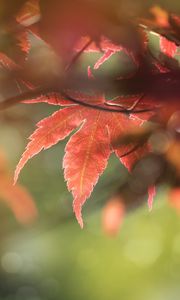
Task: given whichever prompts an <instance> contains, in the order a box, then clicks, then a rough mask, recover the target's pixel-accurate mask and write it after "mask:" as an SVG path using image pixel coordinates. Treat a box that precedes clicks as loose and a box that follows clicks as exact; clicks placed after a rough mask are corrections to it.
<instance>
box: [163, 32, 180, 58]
mask: <svg viewBox="0 0 180 300" xmlns="http://www.w3.org/2000/svg"><path fill="white" fill-rule="evenodd" d="M177 48H178V47H177V45H176V44H175V43H174V42H172V41H169V40H168V39H166V38H165V37H163V36H160V49H161V51H162V53H164V54H165V55H166V56H169V57H172V58H173V57H174V55H175V54H176V51H177Z"/></svg>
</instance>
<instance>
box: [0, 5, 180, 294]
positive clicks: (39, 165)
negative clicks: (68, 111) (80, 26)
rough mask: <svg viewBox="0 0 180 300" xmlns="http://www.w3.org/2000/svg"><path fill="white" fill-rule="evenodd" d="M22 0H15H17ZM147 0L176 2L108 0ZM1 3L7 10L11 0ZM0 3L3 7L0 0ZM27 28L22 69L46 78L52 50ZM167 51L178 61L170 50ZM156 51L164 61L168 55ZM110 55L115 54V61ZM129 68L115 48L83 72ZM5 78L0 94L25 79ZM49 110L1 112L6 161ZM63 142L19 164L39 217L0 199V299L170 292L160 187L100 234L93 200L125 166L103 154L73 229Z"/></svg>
mask: <svg viewBox="0 0 180 300" xmlns="http://www.w3.org/2000/svg"><path fill="white" fill-rule="evenodd" d="M5 2H7V1H0V4H1V3H5ZM22 2H23V1H18V5H20V6H21V4H22ZM41 2H42V1H41ZM154 2H155V4H158V5H161V6H162V7H165V8H167V9H170V10H172V11H173V12H177V13H178V12H179V11H180V4H179V2H178V1H176V0H174V1H169V0H166V1H165V0H163V1H143V0H141V1H116V3H117V5H118V3H119V5H120V4H124V6H125V7H126V9H127V7H128V5H129V6H130V7H131V9H132V8H135V11H139V8H140V9H141V10H143V9H145V8H147V6H148V7H150V6H152V5H153V4H154ZM14 3H15V2H14ZM11 7H12V9H13V13H14V12H15V11H16V9H17V6H16V5H14V6H11ZM1 13H2V15H4V11H3V5H2V6H1ZM11 13H12V11H11ZM8 14H9V12H8ZM8 14H7V18H8ZM0 16H1V14H0ZM29 36H30V40H31V41H33V43H32V44H33V48H32V49H31V52H30V54H29V61H28V62H27V61H26V62H25V67H27V68H28V70H29V68H30V69H31V70H32V77H33V76H35V73H36V70H38V71H39V72H37V73H38V74H37V77H38V75H39V73H40V75H44V74H45V75H46V76H47V77H46V78H48V76H49V73H58V72H59V71H60V70H61V71H62V69H61V68H62V66H61V65H59V64H57V60H56V56H55V54H54V53H52V50H51V49H49V48H48V47H47V46H45V45H44V43H43V42H41V41H40V40H38V39H37V37H34V36H32V35H31V34H29ZM150 48H151V51H152V53H153V54H154V55H155V56H157V57H158V56H159V40H158V37H157V36H155V35H151V36H150ZM10 50H11V49H10ZM49 55H50V56H49ZM99 57H100V55H99V54H92V53H85V54H83V55H82V56H81V58H80V60H79V64H77V66H76V71H78V72H79V73H81V74H82V75H85V74H86V71H87V68H86V67H87V65H91V66H93V65H94V63H95V62H96V61H97V59H98V58H99ZM47 58H48V59H47ZM50 58H51V59H50ZM175 58H176V59H177V62H178V63H179V60H180V57H179V55H177V57H175ZM162 59H164V60H165V61H166V63H167V64H169V65H171V64H172V61H171V60H170V59H168V58H165V57H162ZM49 61H50V62H51V63H50V64H49ZM117 61H118V62H119V61H123V63H124V64H123V65H121V66H118V64H117ZM173 66H174V65H173ZM123 67H124V68H123ZM175 67H176V64H175ZM131 68H132V65H131V64H130V61H129V60H128V57H127V56H126V55H125V54H124V53H120V54H119V53H118V54H117V55H115V56H113V57H111V59H109V61H107V62H105V63H104V64H103V66H101V67H100V68H99V69H98V70H93V73H94V74H95V75H96V76H97V77H102V76H106V75H107V74H108V76H109V75H110V76H114V75H115V76H117V75H121V74H120V73H119V72H124V71H127V70H128V71H127V73H128V72H129V70H131ZM3 72H5V73H6V71H3ZM47 74H48V75H47ZM3 76H4V73H3ZM37 81H38V78H37ZM12 85H13V86H12V89H11V88H9V85H7V86H6V85H3V86H2V92H1V98H2V99H3V98H4V96H12V95H13V94H14V92H15V91H16V94H17V93H18V92H19V89H20V90H21V89H22V90H23V89H24V88H25V87H24V86H23V87H19V85H18V83H17V82H16V80H14V81H13V83H12ZM109 94H110V95H109V97H110V96H111V93H109ZM55 110H56V108H54V107H49V106H47V105H45V104H41V105H36V106H33V105H29V106H28V105H23V104H20V105H18V106H17V107H15V108H11V109H9V110H8V111H4V112H2V113H1V115H0V124H1V126H0V136H1V142H0V147H1V148H2V149H4V151H5V152H6V153H7V156H8V159H9V161H10V164H11V168H12V170H14V169H15V166H16V164H17V161H18V159H19V157H20V155H21V153H22V152H23V150H24V147H25V145H26V138H27V136H29V135H30V133H31V132H32V131H33V129H34V127H35V126H34V124H35V123H36V122H37V121H39V120H40V119H42V118H44V117H45V116H48V115H49V114H50V113H51V112H53V111H55ZM65 144H66V141H65V142H63V143H62V142H61V144H58V145H56V146H55V147H53V148H52V149H50V150H46V151H45V152H43V153H41V155H39V156H38V157H35V158H34V159H33V160H32V161H31V162H30V163H29V164H28V165H27V167H26V168H25V169H24V170H23V174H22V176H21V179H20V182H21V183H22V184H23V185H25V186H26V187H27V188H28V189H29V190H30V191H31V193H32V195H33V197H34V199H35V201H36V205H37V208H38V210H39V218H38V220H37V221H36V222H35V223H34V224H33V225H31V226H30V225H29V226H28V225H27V226H25V227H23V226H22V225H19V224H18V223H17V221H16V220H15V218H14V216H13V215H12V213H11V211H9V210H8V209H7V208H6V206H4V205H3V203H0V219H1V226H0V299H2V300H21V299H22V300H41V299H43V300H51V299H52V300H57V299H63V300H64V299H65V300H75V299H87V300H88V299H89V300H90V299H94V300H96V299H100V300H101V299H103V300H109V299H112V300H117V299H126V300H144V299H146V300H171V299H173V300H179V295H180V286H179V280H180V233H179V232H180V230H179V229H180V218H179V215H178V212H176V211H175V210H174V209H173V208H172V207H170V205H169V204H168V200H169V199H168V187H167V186H166V185H163V186H162V187H161V188H159V190H158V194H157V196H156V198H155V204H154V207H153V211H152V212H151V213H149V211H148V208H147V204H146V201H145V199H144V204H143V205H142V206H141V208H139V209H137V210H134V211H133V213H132V212H130V213H129V214H128V215H127V217H126V219H125V220H124V223H123V224H122V227H121V229H120V233H119V235H118V236H117V237H115V238H113V239H112V238H109V237H107V236H106V235H105V234H104V232H103V229H102V227H101V217H102V216H101V214H102V207H103V206H104V205H105V203H106V202H107V200H108V199H109V198H110V197H111V195H112V194H113V192H114V191H115V190H116V189H118V187H119V185H123V183H124V182H125V181H126V179H127V176H128V174H127V171H126V170H125V168H124V167H123V166H120V165H119V162H118V160H117V159H116V158H115V156H112V157H111V159H110V161H109V164H108V168H107V169H106V171H105V173H104V174H103V176H102V177H101V179H100V181H99V184H98V186H96V188H95V191H94V192H93V194H92V196H91V199H90V200H89V201H88V203H87V204H86V206H85V208H84V212H85V222H86V226H85V228H84V230H83V231H81V230H80V229H79V226H78V225H77V223H76V221H75V220H74V216H73V214H72V209H71V204H72V197H71V195H70V193H68V191H67V188H66V184H65V182H64V178H63V170H62V157H63V154H64V147H65ZM57 162H58V163H57Z"/></svg>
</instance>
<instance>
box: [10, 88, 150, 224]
mask: <svg viewBox="0 0 180 300" xmlns="http://www.w3.org/2000/svg"><path fill="white" fill-rule="evenodd" d="M69 95H70V96H72V97H74V98H76V99H81V100H82V99H83V101H86V103H92V101H93V102H95V103H101V104H102V105H105V102H106V100H105V98H104V96H103V95H87V94H84V93H78V92H71V94H70V92H69ZM95 99H96V100H95ZM120 100H122V98H120ZM117 101H118V99H116V102H117ZM33 102H34V103H36V102H37V103H39V102H46V103H49V104H54V105H60V106H67V107H65V108H63V109H60V110H59V111H56V112H55V113H53V114H52V115H51V116H50V117H48V118H45V119H43V120H41V121H40V122H39V123H38V124H37V127H38V128H37V130H36V131H35V132H34V133H33V134H32V135H31V136H30V142H29V144H28V145H27V147H26V150H25V152H24V154H23V155H22V157H21V159H20V161H19V163H18V165H17V167H16V171H15V177H14V180H15V182H16V181H17V179H18V176H19V173H20V171H21V169H22V168H23V167H24V165H25V164H26V163H27V161H28V160H29V159H30V158H32V157H33V156H35V155H36V154H38V153H39V152H40V151H41V150H43V149H48V148H50V147H51V146H53V145H55V144H56V143H58V142H59V141H61V140H63V139H64V138H65V137H67V136H68V135H69V134H70V133H71V132H72V131H73V130H75V129H77V128H79V129H78V131H76V132H75V133H74V134H73V135H72V136H71V138H70V140H69V142H68V143H67V145H66V148H65V156H64V159H63V168H64V176H65V179H66V181H67V186H68V189H69V191H71V192H72V194H73V197H74V201H73V208H74V212H75V215H76V218H77V220H78V222H79V224H80V226H81V227H83V221H82V216H81V208H82V205H83V204H84V203H85V201H86V199H87V198H89V196H90V195H91V192H92V190H93V188H94V186H95V185H96V183H97V181H98V179H99V176H100V175H101V174H102V173H103V171H104V170H105V168H106V166H107V162H108V159H109V156H110V154H111V153H112V152H115V154H116V156H117V157H118V158H119V159H120V161H121V163H123V164H124V165H125V166H126V167H127V168H128V169H129V170H130V169H131V168H132V166H133V164H134V162H135V161H137V160H138V159H139V158H141V157H142V156H144V155H145V153H147V152H148V149H147V148H146V147H145V146H143V147H140V148H139V149H136V150H135V151H134V152H133V153H130V154H129V155H128V157H121V156H122V155H124V151H128V150H130V149H131V147H132V146H131V145H130V146H129V147H128V146H126V147H124V146H121V147H118V148H117V147H116V146H115V145H114V140H115V139H116V138H117V136H118V137H119V136H120V135H123V134H125V133H127V132H128V131H130V130H132V128H133V129H134V127H135V126H140V125H141V124H142V123H143V121H142V120H141V119H140V116H139V115H138V117H137V116H136V115H132V114H131V115H129V116H128V115H125V114H121V113H119V114H118V113H117V112H109V111H102V110H95V109H92V108H87V107H83V106H81V105H77V104H73V103H71V102H70V101H67V100H65V98H64V97H61V96H60V95H51V96H48V97H47V96H44V97H43V96H41V97H39V98H38V99H34V100H33Z"/></svg>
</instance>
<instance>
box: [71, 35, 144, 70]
mask: <svg viewBox="0 0 180 300" xmlns="http://www.w3.org/2000/svg"><path fill="white" fill-rule="evenodd" d="M89 40H90V37H88V36H86V37H82V38H81V39H80V40H79V41H78V43H77V44H76V45H75V47H74V50H75V51H78V52H79V51H81V50H82V49H84V50H83V52H84V53H86V52H92V53H100V54H102V56H101V57H100V58H99V59H98V60H97V61H96V62H95V65H94V69H95V70H97V69H99V67H100V66H101V65H102V64H104V63H105V62H106V61H107V60H108V59H110V58H111V56H112V55H114V54H117V53H120V52H122V51H123V52H124V53H125V54H126V55H127V56H128V57H130V59H131V60H132V62H133V64H134V65H135V66H136V67H138V66H139V61H138V60H137V58H136V57H135V55H134V53H133V52H132V51H130V50H128V49H126V48H125V47H122V46H121V45H118V44H115V43H113V42H112V41H110V40H109V39H108V38H106V37H105V36H101V38H100V41H99V43H98V44H96V43H95V42H92V43H90V45H88V41H89ZM85 45H88V47H85ZM84 47H85V48H84Z"/></svg>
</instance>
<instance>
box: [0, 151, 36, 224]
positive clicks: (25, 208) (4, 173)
mask: <svg viewBox="0 0 180 300" xmlns="http://www.w3.org/2000/svg"><path fill="white" fill-rule="evenodd" d="M0 199H1V201H4V203H5V204H6V205H7V206H9V208H10V209H11V210H12V212H13V214H14V216H15V217H16V219H17V220H18V221H19V222H20V223H22V224H27V223H31V222H32V221H34V219H35V218H36V217H37V208H36V206H35V204H34V200H33V198H32V196H31V195H30V194H29V192H28V191H27V190H26V189H25V188H24V187H23V186H21V185H19V184H17V185H16V186H14V185H13V179H12V176H11V175H9V171H8V163H7V160H6V157H5V154H4V152H2V150H1V151H0Z"/></svg>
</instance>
